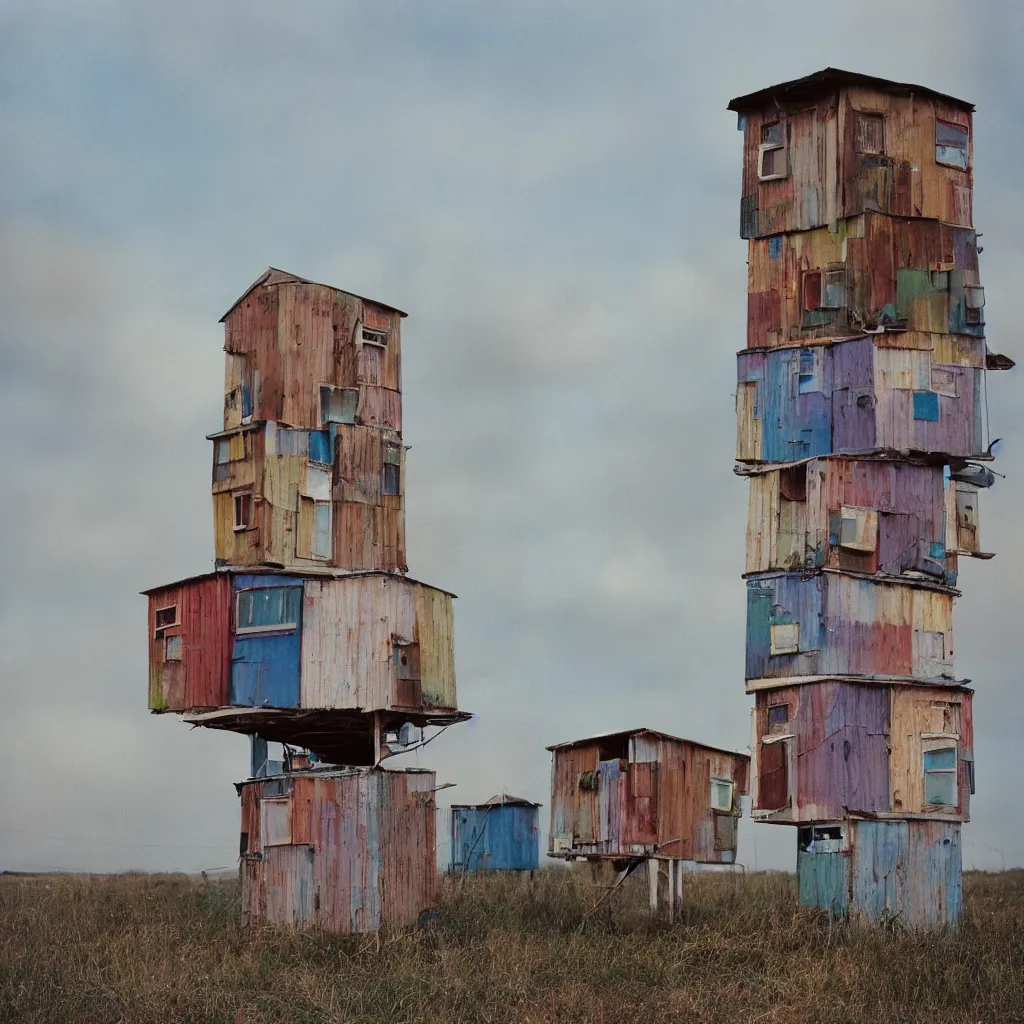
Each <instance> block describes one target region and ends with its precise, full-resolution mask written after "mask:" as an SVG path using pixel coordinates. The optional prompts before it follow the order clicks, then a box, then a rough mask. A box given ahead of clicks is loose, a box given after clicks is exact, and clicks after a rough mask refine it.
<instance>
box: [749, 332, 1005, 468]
mask: <svg viewBox="0 0 1024 1024" xmlns="http://www.w3.org/2000/svg"><path fill="white" fill-rule="evenodd" d="M738 371H739V373H738V384H739V390H738V393H737V458H738V459H739V460H740V461H741V462H752V463H758V462H761V463H769V462H787V463H788V462H795V461H799V460H801V459H807V458H813V457H816V456H819V455H854V454H865V455H866V454H872V453H886V452H891V451H900V452H910V451H916V452H932V453H936V454H945V455H948V456H955V457H959V458H972V457H973V458H977V457H979V456H980V457H983V458H984V457H985V449H986V445H985V444H984V443H983V441H982V437H983V426H984V425H983V422H982V412H983V401H982V395H981V388H982V381H983V377H982V375H983V373H984V370H983V369H981V368H979V367H973V366H964V365H945V364H938V363H936V362H935V361H934V359H933V358H932V357H931V354H930V353H929V352H927V351H922V350H920V349H896V348H891V347H888V346H882V345H879V344H878V342H877V338H876V337H875V336H871V337H865V338H856V339H851V340H845V341H837V342H835V343H830V344H824V345H814V346H809V347H803V348H776V349H771V350H769V351H767V352H760V351H759V352H746V351H745V352H741V353H739V357H738Z"/></svg>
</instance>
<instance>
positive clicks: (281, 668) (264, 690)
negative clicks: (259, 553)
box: [230, 576, 302, 708]
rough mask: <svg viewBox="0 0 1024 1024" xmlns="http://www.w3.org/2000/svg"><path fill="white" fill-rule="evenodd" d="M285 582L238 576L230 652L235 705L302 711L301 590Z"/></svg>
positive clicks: (270, 577)
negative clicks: (300, 686)
mask: <svg viewBox="0 0 1024 1024" xmlns="http://www.w3.org/2000/svg"><path fill="white" fill-rule="evenodd" d="M297 583H301V581H299V580H291V579H289V578H287V577H280V576H277V577H275V576H239V577H238V578H237V581H236V584H235V587H236V591H235V608H234V612H235V639H234V644H233V646H232V651H231V695H230V700H231V703H232V704H233V705H236V706H238V705H242V706H246V707H273V708H295V707H298V706H299V662H300V649H301V642H300V630H301V626H302V622H301V616H302V587H301V585H299V586H295V585H294V584H297Z"/></svg>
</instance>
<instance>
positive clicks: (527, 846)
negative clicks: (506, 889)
mask: <svg viewBox="0 0 1024 1024" xmlns="http://www.w3.org/2000/svg"><path fill="white" fill-rule="evenodd" d="M539 812H540V804H535V803H533V802H532V801H530V800H523V799H522V798H520V797H517V796H508V795H506V794H501V795H500V796H492V797H491V799H490V800H488V801H487V802H486V803H483V804H457V805H455V806H453V807H452V823H451V837H452V839H451V870H452V871H535V870H537V868H538V867H539V866H540V850H539V845H540V843H539V841H540V828H539V819H540V813H539Z"/></svg>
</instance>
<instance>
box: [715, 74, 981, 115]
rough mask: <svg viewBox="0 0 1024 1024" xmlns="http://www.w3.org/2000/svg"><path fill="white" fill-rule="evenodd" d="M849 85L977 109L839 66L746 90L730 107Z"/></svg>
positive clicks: (797, 97) (807, 96) (809, 96)
mask: <svg viewBox="0 0 1024 1024" xmlns="http://www.w3.org/2000/svg"><path fill="white" fill-rule="evenodd" d="M850 85H860V86H865V87H867V88H869V89H878V90H879V91H880V92H887V93H891V94H893V95H896V96H908V95H918V96H934V97H936V98H937V99H941V100H946V102H948V103H953V104H955V105H956V106H958V107H961V108H962V109H964V110H968V111H973V110H974V104H973V103H968V102H967V101H966V100H961V99H957V98H956V97H955V96H950V95H948V94H947V93H943V92H937V91H936V90H935V89H929V88H928V87H927V86H924V85H912V84H910V83H909V82H893V81H890V80H889V79H887V78H875V77H873V76H872V75H861V74H858V73H857V72H855V71H842V70H841V69H839V68H824V69H822V70H821V71H815V72H814V74H812V75H805V76H804V77H803V78H794V79H793V80H792V81H789V82H780V83H779V84H778V85H770V86H768V87H767V88H766V89H758V90H757V91H756V92H750V93H747V94H746V95H745V96H737V97H736V98H735V99H733V100H730V101H729V106H728V109H729V110H736V111H740V112H742V111H744V110H749V109H751V108H752V107H759V106H762V105H763V104H764V103H765V102H766V101H769V100H773V99H774V100H806V99H813V98H814V97H816V96H820V95H821V94H822V93H826V92H830V91H832V90H835V89H841V88H843V87H844V86H850Z"/></svg>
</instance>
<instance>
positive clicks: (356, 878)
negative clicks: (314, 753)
mask: <svg viewBox="0 0 1024 1024" xmlns="http://www.w3.org/2000/svg"><path fill="white" fill-rule="evenodd" d="M239 788H240V790H241V796H242V847H243V849H244V851H245V852H244V853H243V856H242V860H243V883H242V902H243V920H244V922H245V923H246V924H250V925H258V924H276V925H286V926H289V927H296V928H311V927H316V928H323V929H325V930H327V931H332V932H337V933H339V934H343V935H349V934H361V933H366V932H373V931H377V930H378V929H379V928H380V927H381V926H382V925H391V926H393V927H409V926H411V925H414V924H415V923H416V922H417V920H418V918H419V915H420V913H421V912H422V911H423V910H424V909H426V908H428V907H429V906H431V904H432V903H433V901H434V899H435V897H436V892H437V868H436V864H435V854H434V839H435V828H434V817H435V805H434V792H433V791H434V788H435V776H434V773H433V772H427V771H421V770H419V769H411V770H408V771H384V770H382V769H379V768H378V769H366V770H362V771H356V770H352V769H349V770H346V771H345V772H343V773H329V774H328V773H322V774H304V775H296V776H287V777H281V778H276V779H267V780H262V779H260V780H255V779H254V780H250V781H248V782H245V783H241V784H240V787H239ZM271 797H278V798H280V797H283V798H285V799H286V800H287V801H288V805H289V812H290V815H291V821H290V824H291V835H290V839H291V842H290V843H288V844H285V845H276V846H265V845H264V842H263V837H262V836H261V835H260V803H261V801H262V800H264V799H266V798H271Z"/></svg>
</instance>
